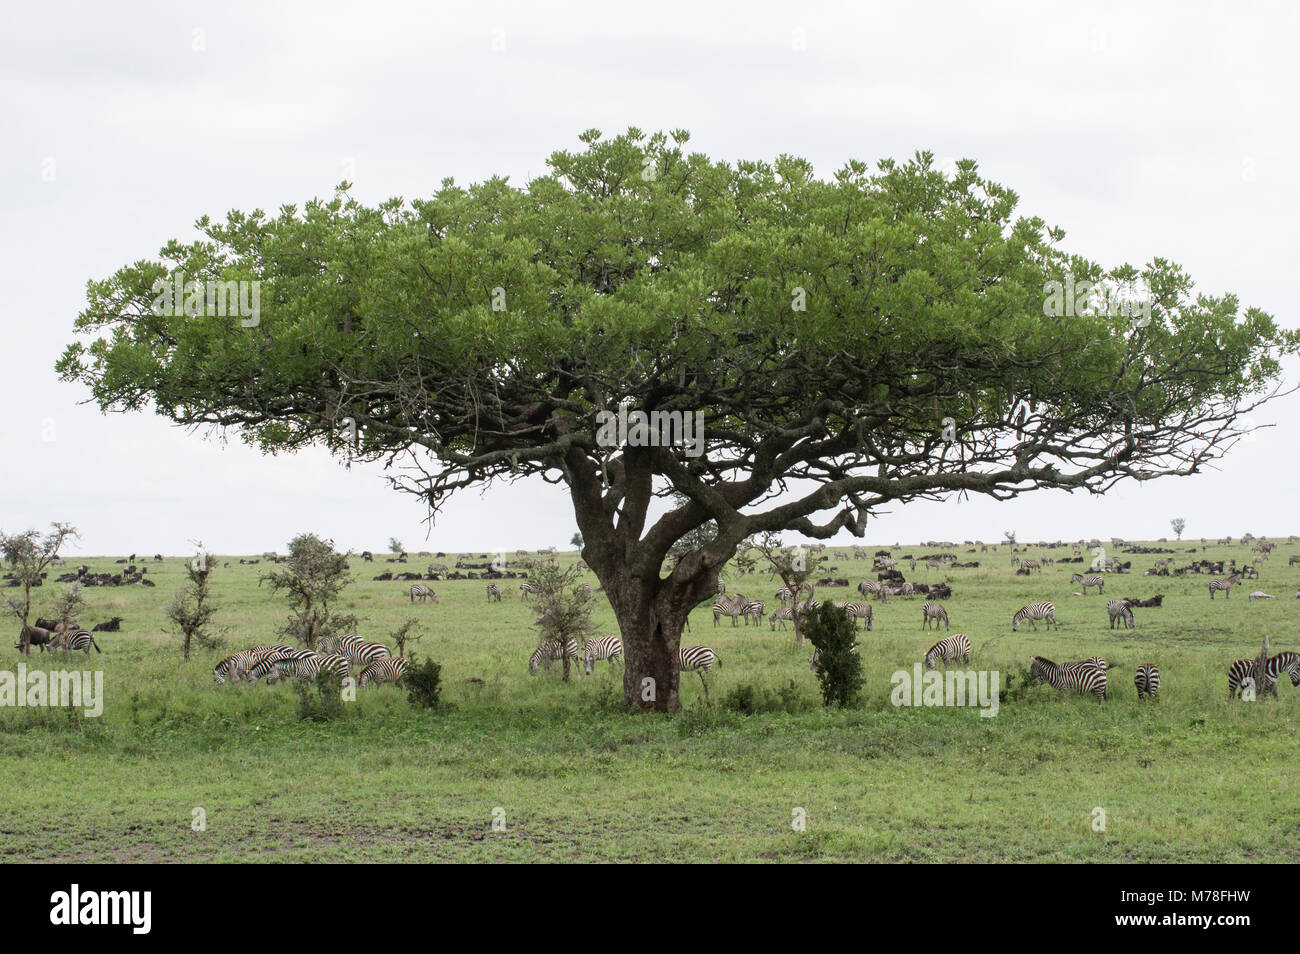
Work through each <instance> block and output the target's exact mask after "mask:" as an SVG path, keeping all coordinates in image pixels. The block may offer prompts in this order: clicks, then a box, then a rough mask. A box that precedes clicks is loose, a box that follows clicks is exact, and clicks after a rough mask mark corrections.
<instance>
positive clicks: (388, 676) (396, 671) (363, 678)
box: [357, 656, 407, 688]
mask: <svg viewBox="0 0 1300 954" xmlns="http://www.w3.org/2000/svg"><path fill="white" fill-rule="evenodd" d="M406 666H407V663H406V658H405V657H404V656H387V657H385V658H384V659H377V660H375V661H374V662H372V663H371V664H370V665H369V666H367V667H366V668H365V669H363V670H361V672H360V673H359V674H358V675H357V687H358V688H362V687H365V686H368V685H371V684H373V685H376V686H379V685H383V684H384V683H386V682H391V683H392V684H393V685H395V686H401V684H402V677H403V676H404V675H406Z"/></svg>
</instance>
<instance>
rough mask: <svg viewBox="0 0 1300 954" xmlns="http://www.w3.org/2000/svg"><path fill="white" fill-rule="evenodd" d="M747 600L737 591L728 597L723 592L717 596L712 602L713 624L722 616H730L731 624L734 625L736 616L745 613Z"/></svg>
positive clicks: (715, 624)
mask: <svg viewBox="0 0 1300 954" xmlns="http://www.w3.org/2000/svg"><path fill="white" fill-rule="evenodd" d="M748 603H749V600H747V599H745V597H743V596H742V595H741V594H739V593H737V594H736V595H735V597H734V598H733V597H728V596H726V595H725V594H724V595H722V596H719V597H718V598H717V600H715V601H714V603H713V625H714V626H717V625H718V619H719V617H722V616H730V617H731V625H732V626H735V625H736V618H737V617H740V616H743V615H744V614H745V606H746V605H748Z"/></svg>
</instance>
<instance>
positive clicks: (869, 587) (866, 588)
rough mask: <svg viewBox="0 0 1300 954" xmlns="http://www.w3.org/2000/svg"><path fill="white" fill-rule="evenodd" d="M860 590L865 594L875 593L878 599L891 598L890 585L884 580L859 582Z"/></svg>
mask: <svg viewBox="0 0 1300 954" xmlns="http://www.w3.org/2000/svg"><path fill="white" fill-rule="evenodd" d="M858 592H859V593H861V594H862V595H863V596H871V595H872V594H873V593H874V594H875V596H876V599H878V600H880V601H882V602H884V601H886V600H888V599H889V585H888V584H887V583H885V582H883V581H882V580H863V581H862V582H861V583H859V584H858Z"/></svg>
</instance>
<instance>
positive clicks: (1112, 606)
mask: <svg viewBox="0 0 1300 954" xmlns="http://www.w3.org/2000/svg"><path fill="white" fill-rule="evenodd" d="M1106 612H1107V613H1109V614H1110V628H1111V629H1114V628H1115V623H1117V622H1119V623H1121V625H1123V626H1124V628H1125V629H1132V628H1133V627H1134V626H1135V625H1136V624H1135V623H1134V622H1133V607H1132V604H1130V603H1129V601H1128V600H1111V601H1110V602H1109V603H1107V604H1106Z"/></svg>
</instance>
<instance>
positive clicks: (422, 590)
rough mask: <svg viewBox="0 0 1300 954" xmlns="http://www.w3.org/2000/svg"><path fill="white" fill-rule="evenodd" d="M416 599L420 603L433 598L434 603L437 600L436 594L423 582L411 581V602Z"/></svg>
mask: <svg viewBox="0 0 1300 954" xmlns="http://www.w3.org/2000/svg"><path fill="white" fill-rule="evenodd" d="M417 599H418V600H419V601H420V602H421V603H423V602H424V601H425V600H433V601H434V602H435V603H436V602H438V594H437V593H435V592H433V590H431V589H429V587H427V586H425V585H424V584H423V583H413V584H411V602H412V603H414V602H415V601H416V600H417Z"/></svg>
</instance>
